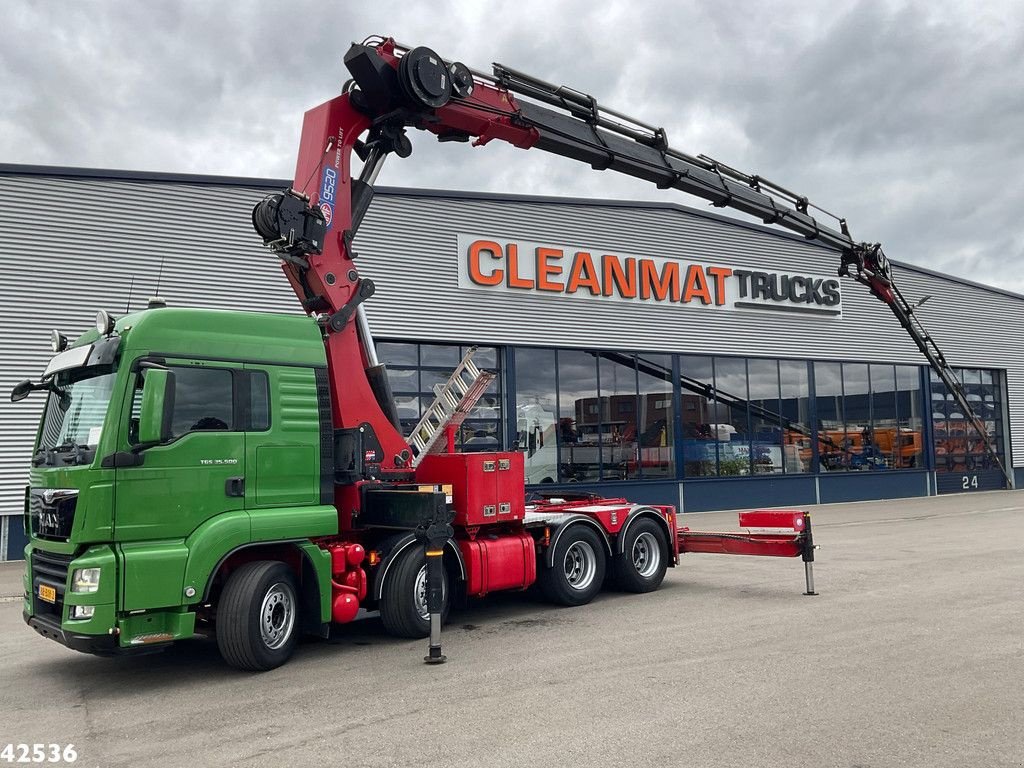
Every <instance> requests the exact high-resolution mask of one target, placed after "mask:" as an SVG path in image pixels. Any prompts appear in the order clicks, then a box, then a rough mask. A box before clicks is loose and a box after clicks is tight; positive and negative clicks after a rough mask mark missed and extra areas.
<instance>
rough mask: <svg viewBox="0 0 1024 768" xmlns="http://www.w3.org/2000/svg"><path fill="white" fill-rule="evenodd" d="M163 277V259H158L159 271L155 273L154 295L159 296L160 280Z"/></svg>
mask: <svg viewBox="0 0 1024 768" xmlns="http://www.w3.org/2000/svg"><path fill="white" fill-rule="evenodd" d="M163 276H164V257H163V256H161V257H160V271H159V272H157V273H156V295H157V296H159V295H160V280H161V279H162V278H163Z"/></svg>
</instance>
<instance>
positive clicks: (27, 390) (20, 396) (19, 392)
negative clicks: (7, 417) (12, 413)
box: [11, 379, 36, 403]
mask: <svg viewBox="0 0 1024 768" xmlns="http://www.w3.org/2000/svg"><path fill="white" fill-rule="evenodd" d="M35 388H36V387H35V385H34V384H33V383H32V382H31V381H29V380H28V379H25V380H24V381H23V382H21V383H19V384H15V385H14V389H12V390H11V402H12V403H17V402H18V401H19V400H24V399H25V398H26V397H28V396H29V395H30V394H31V393H32V392H33V391H34V390H35Z"/></svg>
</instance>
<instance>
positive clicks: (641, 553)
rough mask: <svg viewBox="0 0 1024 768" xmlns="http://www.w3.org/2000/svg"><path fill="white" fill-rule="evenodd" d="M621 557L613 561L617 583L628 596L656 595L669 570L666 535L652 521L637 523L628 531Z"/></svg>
mask: <svg viewBox="0 0 1024 768" xmlns="http://www.w3.org/2000/svg"><path fill="white" fill-rule="evenodd" d="M622 544H623V546H622V554H619V555H616V556H615V559H614V560H613V561H612V572H613V574H614V576H615V583H616V584H617V585H618V586H619V587H621V588H622V589H624V590H626V591H627V592H637V593H642V592H653V591H654V590H656V589H657V588H658V587H660V586H661V582H662V581H663V580H664V578H665V571H666V570H668V556H667V555H666V554H665V553H666V552H667V551H668V545H667V543H666V541H665V531H664V530H663V529H662V527H661V526H660V525H658V524H657V523H656V522H654V520H651V519H650V518H644V519H641V520H637V521H636V522H635V523H633V524H632V525H631V526H629V528H628V529H627V530H626V539H625V541H623V543H622Z"/></svg>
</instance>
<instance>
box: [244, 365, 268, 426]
mask: <svg viewBox="0 0 1024 768" xmlns="http://www.w3.org/2000/svg"><path fill="white" fill-rule="evenodd" d="M269 428H270V383H269V381H268V380H267V374H266V373H265V372H264V371H250V372H249V429H250V430H252V431H253V432H263V431H265V430H267V429H269Z"/></svg>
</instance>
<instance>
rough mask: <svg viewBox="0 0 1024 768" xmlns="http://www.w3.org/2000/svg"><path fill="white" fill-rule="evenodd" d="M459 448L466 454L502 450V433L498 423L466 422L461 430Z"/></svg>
mask: <svg viewBox="0 0 1024 768" xmlns="http://www.w3.org/2000/svg"><path fill="white" fill-rule="evenodd" d="M459 448H460V450H462V451H465V452H466V453H480V452H486V451H500V450H501V431H500V429H499V425H498V422H496V421H476V420H474V421H465V422H463V424H462V427H460V429H459Z"/></svg>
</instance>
